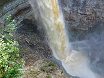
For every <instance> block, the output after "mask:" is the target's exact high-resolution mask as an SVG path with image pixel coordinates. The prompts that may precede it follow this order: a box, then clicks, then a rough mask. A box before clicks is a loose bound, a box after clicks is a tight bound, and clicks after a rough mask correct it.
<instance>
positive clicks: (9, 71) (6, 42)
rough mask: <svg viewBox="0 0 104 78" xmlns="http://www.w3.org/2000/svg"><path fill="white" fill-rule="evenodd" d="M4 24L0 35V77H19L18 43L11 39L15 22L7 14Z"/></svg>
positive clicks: (20, 73) (20, 67)
mask: <svg viewBox="0 0 104 78" xmlns="http://www.w3.org/2000/svg"><path fill="white" fill-rule="evenodd" d="M5 24H6V26H5V28H4V29H3V32H2V34H1V36H0V78H19V77H21V75H22V70H21V69H22V67H23V60H22V58H20V56H19V48H18V43H17V42H16V41H15V40H14V39H13V32H14V30H15V25H16V23H15V21H14V20H11V19H10V16H7V17H6V23H5Z"/></svg>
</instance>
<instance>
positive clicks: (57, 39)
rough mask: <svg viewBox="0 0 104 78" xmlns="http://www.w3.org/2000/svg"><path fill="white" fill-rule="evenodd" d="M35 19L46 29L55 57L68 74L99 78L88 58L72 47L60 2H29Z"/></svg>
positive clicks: (85, 77)
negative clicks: (91, 67)
mask: <svg viewBox="0 0 104 78" xmlns="http://www.w3.org/2000/svg"><path fill="white" fill-rule="evenodd" d="M29 2H30V4H31V6H32V8H33V10H34V16H35V19H36V20H38V22H39V24H40V25H42V26H44V27H45V30H46V32H47V35H48V40H49V45H50V47H51V49H52V52H53V56H54V57H55V58H56V59H58V60H60V61H61V63H62V66H63V67H64V69H65V70H66V72H67V73H68V74H70V75H72V76H77V77H80V78H99V77H98V76H97V74H95V73H94V72H93V71H92V70H91V69H90V66H89V59H88V56H87V55H86V54H85V53H84V52H82V51H76V50H74V49H72V48H71V47H70V41H69V39H68V35H67V31H66V28H65V23H64V18H63V14H62V11H61V7H60V6H59V2H58V0H29Z"/></svg>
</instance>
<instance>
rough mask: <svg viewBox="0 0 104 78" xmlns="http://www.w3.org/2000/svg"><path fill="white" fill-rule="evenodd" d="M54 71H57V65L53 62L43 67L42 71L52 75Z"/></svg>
mask: <svg viewBox="0 0 104 78" xmlns="http://www.w3.org/2000/svg"><path fill="white" fill-rule="evenodd" d="M54 70H56V64H54V63H53V62H47V63H45V65H43V66H42V67H41V71H43V72H47V73H51V72H53V71H54Z"/></svg>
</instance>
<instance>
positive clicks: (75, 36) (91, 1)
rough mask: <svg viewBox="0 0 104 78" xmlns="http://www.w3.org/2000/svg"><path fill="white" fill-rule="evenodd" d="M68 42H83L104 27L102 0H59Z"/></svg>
mask: <svg viewBox="0 0 104 78" xmlns="http://www.w3.org/2000/svg"><path fill="white" fill-rule="evenodd" d="M61 6H62V10H63V13H64V18H65V23H66V26H67V27H68V31H69V34H70V33H71V34H70V36H71V37H70V40H72V41H74V40H83V39H84V38H85V36H86V35H87V34H89V32H93V31H95V29H96V27H100V26H101V25H104V0H61Z"/></svg>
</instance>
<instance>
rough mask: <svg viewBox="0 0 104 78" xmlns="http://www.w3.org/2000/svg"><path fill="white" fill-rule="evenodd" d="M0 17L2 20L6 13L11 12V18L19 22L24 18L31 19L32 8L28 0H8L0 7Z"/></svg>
mask: <svg viewBox="0 0 104 78" xmlns="http://www.w3.org/2000/svg"><path fill="white" fill-rule="evenodd" d="M0 10H1V11H0V19H2V20H3V21H4V18H5V16H6V15H8V14H11V16H12V19H15V20H16V21H17V23H19V22H20V21H21V20H23V19H24V18H29V19H33V14H32V10H31V7H30V4H29V3H28V0H13V1H10V2H8V3H6V4H4V5H3V6H1V9H0Z"/></svg>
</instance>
